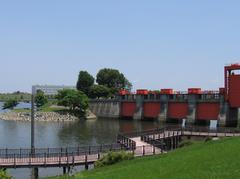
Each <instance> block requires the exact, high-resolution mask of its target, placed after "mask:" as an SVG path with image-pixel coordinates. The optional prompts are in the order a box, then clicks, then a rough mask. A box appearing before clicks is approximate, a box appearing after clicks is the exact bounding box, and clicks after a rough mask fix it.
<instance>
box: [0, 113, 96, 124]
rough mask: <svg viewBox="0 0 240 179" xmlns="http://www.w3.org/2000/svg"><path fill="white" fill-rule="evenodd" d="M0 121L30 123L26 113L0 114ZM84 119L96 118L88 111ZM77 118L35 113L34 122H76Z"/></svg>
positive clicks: (67, 114)
mask: <svg viewBox="0 0 240 179" xmlns="http://www.w3.org/2000/svg"><path fill="white" fill-rule="evenodd" d="M0 119H1V120H9V121H31V114H30V113H28V112H6V113H0ZM86 119H96V116H95V115H94V114H93V113H91V112H90V111H88V112H87V115H86ZM77 120H79V118H78V117H76V116H74V115H71V114H69V113H59V112H36V113H35V121H46V122H47V121H55V122H61V121H62V122H64V121H66V122H67V121H77Z"/></svg>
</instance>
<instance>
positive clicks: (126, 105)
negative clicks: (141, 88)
mask: <svg viewBox="0 0 240 179" xmlns="http://www.w3.org/2000/svg"><path fill="white" fill-rule="evenodd" d="M135 111H136V103H135V102H122V105H121V116H122V117H133V115H134V113H135Z"/></svg>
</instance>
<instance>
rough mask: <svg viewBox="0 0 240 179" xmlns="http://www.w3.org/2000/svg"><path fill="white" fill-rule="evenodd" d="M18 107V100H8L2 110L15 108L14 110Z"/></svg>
mask: <svg viewBox="0 0 240 179" xmlns="http://www.w3.org/2000/svg"><path fill="white" fill-rule="evenodd" d="M17 105H18V102H17V100H16V99H8V100H7V101H6V102H5V103H4V105H3V107H2V109H13V108H14V107H15V106H17Z"/></svg>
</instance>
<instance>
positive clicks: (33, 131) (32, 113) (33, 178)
mask: <svg viewBox="0 0 240 179" xmlns="http://www.w3.org/2000/svg"><path fill="white" fill-rule="evenodd" d="M34 102H35V93H34V91H32V96H31V156H32V157H33V156H34V155H35V105H34ZM37 178H38V168H36V167H34V168H33V169H32V179H37Z"/></svg>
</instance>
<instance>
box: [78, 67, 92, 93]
mask: <svg viewBox="0 0 240 179" xmlns="http://www.w3.org/2000/svg"><path fill="white" fill-rule="evenodd" d="M94 80H95V79H94V77H93V76H92V75H90V74H89V73H88V72H87V71H80V72H79V75H78V81H77V89H78V90H79V91H82V92H84V93H85V94H86V95H89V90H90V88H91V86H92V85H93V84H94Z"/></svg>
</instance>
